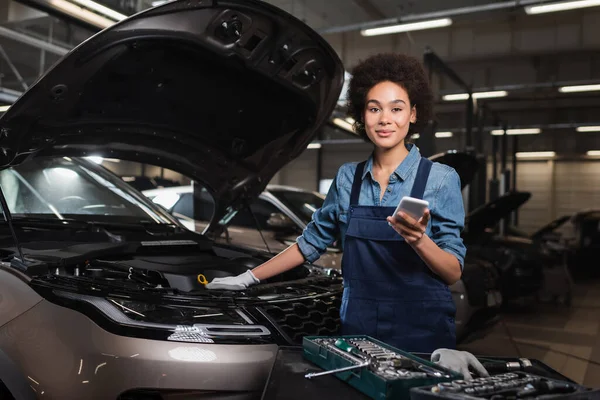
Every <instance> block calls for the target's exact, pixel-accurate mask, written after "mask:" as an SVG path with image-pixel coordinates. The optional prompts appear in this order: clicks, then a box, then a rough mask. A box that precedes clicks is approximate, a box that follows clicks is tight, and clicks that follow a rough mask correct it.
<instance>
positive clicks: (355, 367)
mask: <svg viewBox="0 0 600 400" xmlns="http://www.w3.org/2000/svg"><path fill="white" fill-rule="evenodd" d="M368 366H369V363H368V362H365V363H362V364H357V365H351V366H349V367H344V368H337V369H332V370H329V371H323V372H311V373H308V374H306V375H304V377H305V378H306V379H311V378H316V377H318V376H323V375H330V374H337V373H338V372H344V371H350V370H353V369H359V368H364V367H368Z"/></svg>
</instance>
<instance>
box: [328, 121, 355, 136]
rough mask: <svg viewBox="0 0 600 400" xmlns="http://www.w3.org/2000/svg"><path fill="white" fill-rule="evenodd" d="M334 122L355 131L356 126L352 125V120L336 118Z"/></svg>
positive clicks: (345, 128)
mask: <svg viewBox="0 0 600 400" xmlns="http://www.w3.org/2000/svg"><path fill="white" fill-rule="evenodd" d="M333 123H334V124H335V125H337V126H338V127H340V128H342V129H344V130H347V131H349V132H353V133H354V127H353V126H352V124H351V123H350V122H348V121H347V120H345V119H341V118H334V119H333Z"/></svg>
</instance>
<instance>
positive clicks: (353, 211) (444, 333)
mask: <svg viewBox="0 0 600 400" xmlns="http://www.w3.org/2000/svg"><path fill="white" fill-rule="evenodd" d="M364 166H365V162H362V163H360V164H358V166H357V168H356V172H355V174H354V182H353V183H352V192H351V194H350V209H349V212H348V230H347V232H346V238H345V242H344V255H343V258H342V274H343V277H344V294H343V298H342V306H341V310H340V315H341V320H342V333H343V334H344V335H368V336H371V337H374V338H376V339H378V340H381V341H382V342H384V343H387V344H389V345H391V346H394V347H396V348H398V349H400V350H405V351H409V352H423V353H431V352H433V351H434V350H435V349H438V348H442V347H445V348H450V349H453V348H455V346H456V333H455V325H454V315H455V313H456V308H455V306H454V302H453V301H452V296H451V294H450V290H449V289H448V286H447V285H446V284H445V283H443V281H442V280H441V279H440V278H439V277H438V276H437V275H436V274H434V273H433V272H431V270H430V269H429V268H428V267H427V265H426V264H425V263H424V262H423V260H421V258H420V257H419V256H418V255H417V253H416V252H415V251H414V250H413V249H412V248H411V247H410V245H409V244H408V243H406V242H405V241H404V238H402V236H400V235H399V234H398V233H397V232H396V231H395V230H394V229H393V228H392V227H391V226H389V225H388V222H387V221H386V218H387V217H388V216H390V215H393V213H394V211H395V209H396V208H395V207H381V206H361V205H359V203H358V200H359V195H360V187H361V183H362V174H363V170H364ZM431 166H432V162H431V161H430V160H428V159H426V158H423V157H422V158H421V160H420V162H419V167H418V170H417V175H416V178H415V183H414V184H413V187H412V191H411V194H410V195H411V197H416V198H419V199H422V198H423V194H424V192H425V185H426V183H427V178H428V177H429V171H430V170H431Z"/></svg>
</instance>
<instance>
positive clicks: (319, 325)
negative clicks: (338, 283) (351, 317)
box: [262, 295, 341, 344]
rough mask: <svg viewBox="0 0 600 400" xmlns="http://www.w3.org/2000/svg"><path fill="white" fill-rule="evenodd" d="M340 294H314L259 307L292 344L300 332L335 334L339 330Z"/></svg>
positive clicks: (297, 340) (297, 338)
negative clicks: (309, 296)
mask: <svg viewBox="0 0 600 400" xmlns="http://www.w3.org/2000/svg"><path fill="white" fill-rule="evenodd" d="M340 304H341V297H340V296H337V295H329V296H323V297H317V298H307V299H301V300H290V301H287V302H277V303H271V304H268V305H266V306H263V307H262V310H263V311H264V312H265V314H266V315H268V316H269V317H270V318H271V320H272V321H273V322H274V323H275V324H276V325H277V327H278V328H279V329H280V330H281V332H282V333H283V334H284V335H285V336H287V337H288V339H289V340H290V341H291V342H292V343H294V344H301V343H302V338H303V337H304V336H328V335H336V334H338V333H339V331H340Z"/></svg>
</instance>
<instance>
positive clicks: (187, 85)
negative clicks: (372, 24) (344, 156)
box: [0, 0, 344, 400]
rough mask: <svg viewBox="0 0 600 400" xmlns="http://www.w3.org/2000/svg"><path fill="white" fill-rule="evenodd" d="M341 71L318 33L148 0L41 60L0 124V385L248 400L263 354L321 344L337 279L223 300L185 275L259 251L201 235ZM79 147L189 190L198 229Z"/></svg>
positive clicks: (296, 147)
mask: <svg viewBox="0 0 600 400" xmlns="http://www.w3.org/2000/svg"><path fill="white" fill-rule="evenodd" d="M343 76H344V69H343V66H342V63H341V61H340V59H339V57H338V56H337V55H336V53H335V52H334V50H333V49H332V48H331V47H330V46H329V45H328V44H327V43H326V41H325V40H324V39H323V38H321V37H320V36H319V35H318V34H317V33H315V32H314V31H313V30H312V29H310V28H309V27H308V26H306V25H305V24H304V23H302V22H301V21H299V20H297V19H296V18H294V17H292V16H290V15H288V14H287V13H285V12H283V11H281V10H280V9H278V8H275V7H273V6H271V5H269V4H267V3H265V2H262V1H255V0H244V1H241V0H231V1H219V2H215V1H192V2H190V1H175V2H171V3H168V4H164V5H162V6H159V7H156V8H152V9H149V10H147V11H144V12H142V13H139V14H136V15H134V16H132V17H129V18H127V19H125V20H123V21H121V22H119V23H117V24H115V25H114V26H111V27H110V28H108V29H106V30H104V31H102V32H100V33H99V34H97V35H95V36H93V37H91V38H90V39H88V40H87V41H85V42H84V43H82V44H81V45H79V46H77V47H76V48H75V49H73V50H72V51H70V52H69V53H68V54H67V55H66V56H65V57H64V58H62V59H61V60H60V61H59V62H58V63H57V64H55V65H54V67H53V68H52V69H50V70H49V71H48V72H47V73H46V74H45V75H44V76H43V77H41V78H40V79H39V80H38V81H37V82H36V83H35V84H34V85H32V86H31V87H30V88H29V89H28V90H27V92H26V93H25V94H23V96H22V97H20V98H19V99H18V101H17V102H16V103H15V104H14V105H12V106H11V107H10V109H9V110H8V111H7V112H6V113H5V114H4V115H3V116H2V117H1V118H0V147H1V149H2V151H1V152H0V166H1V167H2V168H1V171H0V184H1V186H2V188H3V189H4V190H3V191H4V195H5V196H0V200H2V206H3V207H2V210H3V213H4V218H5V219H6V221H7V222H6V223H4V224H2V239H1V241H0V253H1V254H2V257H1V259H0V291H1V292H2V304H3V307H0V330H1V334H0V349H1V351H0V363H1V366H2V368H0V382H1V383H2V384H3V385H0V387H2V388H3V390H5V391H8V392H10V393H12V394H13V396H14V397H15V398H35V397H36V396H39V397H43V398H49V399H85V398H92V397H93V398H112V399H116V398H119V399H128V400H132V399H148V398H165V397H168V395H170V394H173V395H174V394H176V395H177V396H178V397H177V398H181V399H188V398H189V399H191V398H198V397H205V396H214V397H219V398H225V397H227V398H230V399H256V398H260V395H261V392H262V390H263V387H264V384H265V382H266V379H267V376H268V373H269V371H270V369H271V366H272V363H273V361H274V359H275V356H276V353H277V349H278V345H282V344H290V343H299V341H300V340H301V338H302V337H303V336H304V335H330V334H335V333H336V332H337V329H338V327H339V311H338V309H339V302H340V297H341V290H342V287H341V279H340V278H338V277H332V276H327V275H325V274H322V273H320V272H319V271H314V270H313V269H311V267H310V266H302V267H299V268H296V269H294V270H293V271H290V272H289V273H287V274H283V275H281V276H278V277H276V278H274V279H271V280H267V281H266V282H264V284H261V285H257V286H256V287H253V288H250V289H248V290H246V291H241V292H226V291H209V290H206V289H205V287H204V285H203V283H204V282H206V280H208V281H210V280H212V279H213V278H214V277H217V276H229V275H237V274H239V273H242V272H244V271H246V270H248V269H250V268H253V267H255V266H256V265H259V264H261V263H262V262H264V261H266V260H267V259H268V258H269V257H270V255H269V254H266V253H263V252H259V251H249V250H248V249H242V248H240V247H235V246H231V245H223V244H218V243H215V242H213V241H212V240H210V239H209V237H208V234H210V233H211V232H218V231H219V230H220V229H222V226H224V225H225V224H226V223H227V221H228V219H230V218H232V217H233V216H234V215H235V213H236V212H237V211H238V210H239V209H240V208H241V207H243V205H244V204H245V203H246V202H247V201H248V200H249V199H253V198H255V197H256V196H258V194H260V193H261V192H262V191H263V190H264V188H265V186H266V184H267V182H268V181H269V180H270V179H271V178H272V176H273V175H274V174H275V173H276V171H277V170H278V169H280V168H281V167H282V166H283V165H285V164H286V163H288V162H289V161H290V160H291V159H293V158H295V157H296V156H298V155H299V154H300V153H301V152H302V151H303V150H304V149H305V148H306V146H307V144H308V143H309V142H310V141H311V140H312V138H313V136H314V135H315V134H316V132H317V130H318V129H319V128H320V127H321V126H322V124H323V123H324V122H325V121H326V120H327V117H328V116H329V114H330V113H331V111H332V110H333V108H334V106H335V104H336V102H337V99H338V97H339V94H340V91H341V88H342V84H343ZM90 156H103V157H110V158H118V159H124V160H132V161H138V162H143V163H147V164H152V165H158V166H162V167H165V168H168V169H171V170H174V171H177V172H179V173H182V174H184V175H186V176H190V177H193V179H194V180H195V181H198V182H202V184H203V187H204V188H205V189H206V192H207V194H208V195H210V197H211V199H212V201H213V209H212V212H211V215H210V220H209V223H208V228H207V235H200V234H197V233H193V232H190V231H189V230H187V229H185V228H184V227H183V226H182V225H181V224H180V223H179V221H178V220H177V219H175V218H173V217H172V216H171V215H170V214H168V213H167V212H165V211H164V210H163V209H162V208H161V207H159V206H157V205H155V204H154V203H152V202H151V201H150V200H149V199H147V198H146V197H145V196H143V195H142V194H140V193H139V192H137V191H136V190H134V189H133V188H132V187H131V186H129V185H127V184H126V183H125V182H123V181H122V180H121V179H119V178H118V177H116V176H115V175H113V174H111V173H109V172H108V171H107V170H105V169H104V168H102V167H100V166H99V165H97V164H95V163H93V162H91V161H89V160H87V159H86V157H90ZM3 394H4V395H6V393H3Z"/></svg>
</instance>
